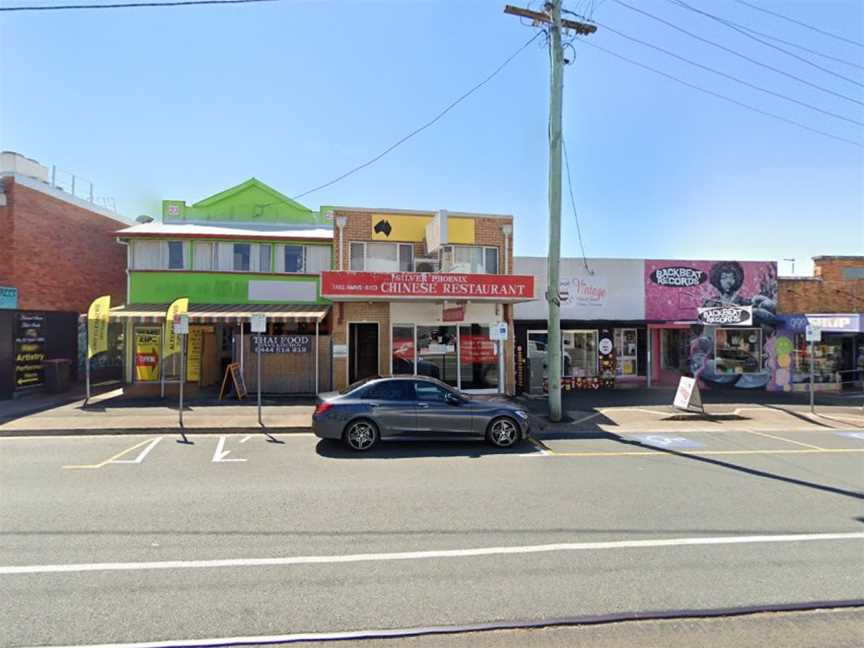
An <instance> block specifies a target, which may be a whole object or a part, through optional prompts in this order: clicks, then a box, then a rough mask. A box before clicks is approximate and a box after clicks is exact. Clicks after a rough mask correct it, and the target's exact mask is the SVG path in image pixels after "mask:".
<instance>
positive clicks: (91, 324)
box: [87, 295, 111, 359]
mask: <svg viewBox="0 0 864 648" xmlns="http://www.w3.org/2000/svg"><path fill="white" fill-rule="evenodd" d="M109 310H111V295H103V296H102V297H97V298H96V299H94V300H93V303H92V304H90V308H88V309H87V358H88V359H90V358H92V357H93V356H94V355H96V354H97V353H102V352H103V351H107V350H108V311H109Z"/></svg>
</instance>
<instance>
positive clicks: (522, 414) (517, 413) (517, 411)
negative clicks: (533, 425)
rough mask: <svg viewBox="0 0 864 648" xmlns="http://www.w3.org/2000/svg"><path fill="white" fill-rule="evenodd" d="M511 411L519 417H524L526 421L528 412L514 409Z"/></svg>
mask: <svg viewBox="0 0 864 648" xmlns="http://www.w3.org/2000/svg"><path fill="white" fill-rule="evenodd" d="M513 413H514V414H515V415H516V416H518V417H519V418H521V419H524V420H526V421H527V420H528V412H526V411H525V410H516V411H515V412H513Z"/></svg>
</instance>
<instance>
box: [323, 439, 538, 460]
mask: <svg viewBox="0 0 864 648" xmlns="http://www.w3.org/2000/svg"><path fill="white" fill-rule="evenodd" d="M315 452H317V453H318V454H319V455H320V456H322V457H327V458H328V459H427V458H428V459H431V458H447V457H468V458H479V457H485V456H488V455H509V454H520V453H521V454H524V453H526V452H527V453H538V452H539V450H538V449H537V448H536V447H535V446H534V445H533V444H531V443H529V442H527V441H522V442H521V443H517V444H516V445H515V446H513V447H512V448H507V449H502V448H496V447H494V446H492V445H489V444H488V443H484V442H482V441H434V442H433V441H384V442H381V443H379V444H378V445H377V446H375V447H374V448H372V449H371V450H367V451H365V452H356V451H354V450H351V449H350V448H348V447H346V446H345V444H343V443H342V442H340V441H334V440H330V439H321V440H320V441H319V442H318V444H317V445H316V446H315Z"/></svg>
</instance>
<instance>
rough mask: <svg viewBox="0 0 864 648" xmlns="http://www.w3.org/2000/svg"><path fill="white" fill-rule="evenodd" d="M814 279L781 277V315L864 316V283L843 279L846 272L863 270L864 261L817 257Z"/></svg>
mask: <svg viewBox="0 0 864 648" xmlns="http://www.w3.org/2000/svg"><path fill="white" fill-rule="evenodd" d="M813 261H814V276H813V277H780V279H779V282H778V311H779V312H780V313H785V314H793V313H861V312H864V279H844V278H843V269H844V268H864V257H847V256H844V257H832V256H819V257H814V258H813Z"/></svg>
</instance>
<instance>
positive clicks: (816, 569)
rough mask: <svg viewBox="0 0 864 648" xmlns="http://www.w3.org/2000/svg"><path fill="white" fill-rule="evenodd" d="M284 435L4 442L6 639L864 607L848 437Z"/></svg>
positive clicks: (0, 448)
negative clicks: (502, 439)
mask: <svg viewBox="0 0 864 648" xmlns="http://www.w3.org/2000/svg"><path fill="white" fill-rule="evenodd" d="M157 439H159V440H157ZM281 440H282V441H283V442H282V443H280V444H275V443H268V442H267V441H266V440H265V439H264V438H263V437H261V436H256V437H248V438H247V437H241V436H230V437H227V438H226V437H222V438H220V437H218V436H208V437H204V436H199V437H194V438H192V441H193V442H194V443H193V444H192V445H182V444H179V443H177V442H176V437H173V436H166V437H154V436H142V437H135V436H124V437H89V438H29V439H28V438H7V439H0V538H2V539H0V628H2V629H3V631H2V632H0V642H2V644H3V645H14V646H22V645H83V644H100V643H118V642H119V643H123V642H142V641H156V640H177V639H196V638H230V637H237V636H260V635H280V636H281V635H289V634H293V633H302V632H337V631H349V630H368V629H378V628H404V627H415V626H429V625H449V624H472V623H482V622H492V621H508V620H514V619H533V620H541V619H549V618H555V617H565V616H573V615H592V614H607V613H615V612H621V613H630V612H639V611H646V610H652V611H653V610H690V609H695V608H699V609H703V608H705V609H707V608H718V607H731V606H735V607H737V606H751V605H752V606H760V605H766V604H779V603H806V602H810V601H832V600H841V599H864V506H862V505H864V498H862V494H861V491H862V489H864V438H860V436H855V435H854V434H852V435H843V434H840V433H837V432H835V431H831V430H826V431H824V432H818V433H791V432H790V433H788V434H771V435H764V434H756V433H745V432H713V433H711V432H701V433H699V432H692V433H687V434H686V436H683V437H682V436H680V435H679V436H678V437H677V438H676V437H675V436H672V437H667V438H662V435H654V436H653V437H652V438H650V439H647V440H646V439H641V444H640V443H637V442H638V441H640V440H638V439H630V442H629V443H628V442H623V441H621V440H614V439H609V438H580V439H562V438H556V439H554V440H547V441H546V442H545V446H540V447H537V446H534V445H531V444H525V445H524V446H522V447H520V448H519V449H517V450H516V451H513V452H498V451H492V450H491V449H488V448H487V447H485V446H483V445H481V444H474V443H470V444H408V445H393V446H384V447H382V448H381V449H380V450H375V451H373V453H372V454H370V455H360V456H358V455H353V454H350V453H348V452H347V451H344V450H342V449H341V447H340V446H338V445H334V444H330V443H326V442H319V441H318V440H317V439H315V438H313V437H310V436H306V435H294V436H286V437H283V438H282V439H281ZM647 444H653V446H654V448H656V449H654V448H652V446H651V445H647ZM217 560H221V561H223V562H221V563H217V562H213V561H217ZM817 625H818V624H817ZM718 645H719V644H718ZM730 645H731V644H730ZM802 645H806V644H802Z"/></svg>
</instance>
